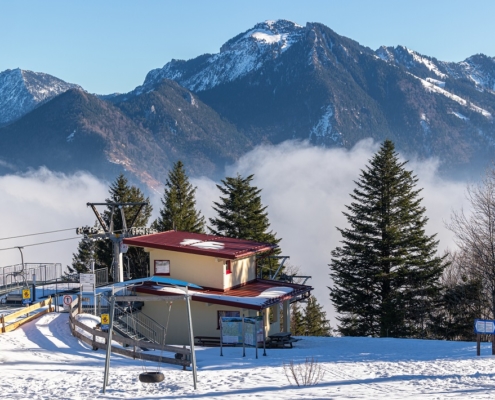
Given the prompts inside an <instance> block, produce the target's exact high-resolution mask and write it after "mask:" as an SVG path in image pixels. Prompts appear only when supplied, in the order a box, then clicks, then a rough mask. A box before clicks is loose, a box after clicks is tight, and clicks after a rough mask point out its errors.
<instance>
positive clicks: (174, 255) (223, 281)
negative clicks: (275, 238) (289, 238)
mask: <svg viewBox="0 0 495 400" xmlns="http://www.w3.org/2000/svg"><path fill="white" fill-rule="evenodd" d="M148 250H149V253H150V276H153V275H154V272H155V271H154V266H155V260H169V261H170V277H171V278H173V279H179V280H183V281H186V282H191V283H195V284H197V285H199V286H204V287H208V288H215V289H220V290H224V289H228V288H231V287H233V286H237V285H240V284H242V283H246V282H249V281H251V280H253V279H255V278H256V257H255V256H252V257H248V258H243V259H240V260H232V261H231V271H232V273H231V274H226V273H225V269H226V260H224V259H219V258H216V257H208V256H202V255H197V254H189V253H181V252H177V251H169V250H157V249H148Z"/></svg>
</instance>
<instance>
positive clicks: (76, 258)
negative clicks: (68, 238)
mask: <svg viewBox="0 0 495 400" xmlns="http://www.w3.org/2000/svg"><path fill="white" fill-rule="evenodd" d="M96 250H97V244H96V242H95V241H94V240H91V239H89V238H83V239H81V241H80V242H79V244H78V246H77V253H73V254H72V266H69V265H68V266H67V268H68V270H69V273H71V274H75V273H78V274H80V273H87V272H89V271H90V268H91V262H92V261H94V262H95V264H98V260H97V256H96Z"/></svg>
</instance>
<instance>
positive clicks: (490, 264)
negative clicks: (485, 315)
mask: <svg viewBox="0 0 495 400" xmlns="http://www.w3.org/2000/svg"><path fill="white" fill-rule="evenodd" d="M467 197H468V200H469V202H470V204H471V212H470V213H469V214H466V213H465V212H464V210H461V211H459V212H453V213H452V216H451V221H450V223H449V224H447V227H448V228H449V229H450V230H451V231H452V232H453V233H454V235H455V242H456V244H457V245H458V246H459V249H460V251H461V253H462V255H463V257H464V265H468V266H469V269H470V273H471V274H473V275H475V276H477V277H478V278H480V279H481V281H482V285H483V292H484V294H485V296H486V299H487V300H488V304H489V305H488V306H489V311H490V315H491V317H492V318H495V169H493V168H492V169H489V170H488V171H487V172H486V175H485V177H484V178H483V180H482V181H481V182H480V183H479V184H477V185H470V186H468V188H467Z"/></svg>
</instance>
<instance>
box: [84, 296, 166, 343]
mask: <svg viewBox="0 0 495 400" xmlns="http://www.w3.org/2000/svg"><path fill="white" fill-rule="evenodd" d="M126 292H127V291H126ZM107 295H108V294H104V295H103V296H99V297H100V299H99V301H97V304H96V307H97V310H96V311H97V313H98V314H101V313H102V312H103V311H104V310H105V311H106V310H109V301H108V297H107ZM115 299H116V304H115V311H114V324H115V327H116V328H117V329H119V330H120V331H121V332H122V333H124V334H125V335H127V336H129V337H131V338H138V339H139V340H142V339H143V338H144V339H146V340H149V341H150V342H153V343H157V344H162V345H164V344H165V340H166V338H165V335H166V332H165V330H166V328H165V327H164V326H163V325H161V324H160V323H158V322H156V321H155V320H154V319H153V318H151V317H149V316H147V315H146V314H144V313H143V312H142V311H140V310H139V309H137V308H135V304H132V303H131V304H129V303H127V302H126V303H125V304H120V305H119V304H118V303H119V296H116V298H115ZM89 308H91V307H84V310H85V311H86V310H88V311H89Z"/></svg>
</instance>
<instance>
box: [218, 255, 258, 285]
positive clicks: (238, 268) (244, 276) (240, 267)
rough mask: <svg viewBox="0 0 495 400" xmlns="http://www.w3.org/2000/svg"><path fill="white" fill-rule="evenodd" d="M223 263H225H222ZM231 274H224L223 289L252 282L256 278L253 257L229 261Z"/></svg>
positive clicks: (254, 259)
mask: <svg viewBox="0 0 495 400" xmlns="http://www.w3.org/2000/svg"><path fill="white" fill-rule="evenodd" d="M224 263H225V261H224ZM230 268H231V271H232V273H231V274H228V275H227V274H225V275H224V280H223V287H224V289H227V288H231V287H233V286H237V285H241V284H243V283H246V282H249V281H252V280H254V279H255V278H256V258H255V256H252V257H248V258H243V259H240V260H232V261H231V267H230Z"/></svg>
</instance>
